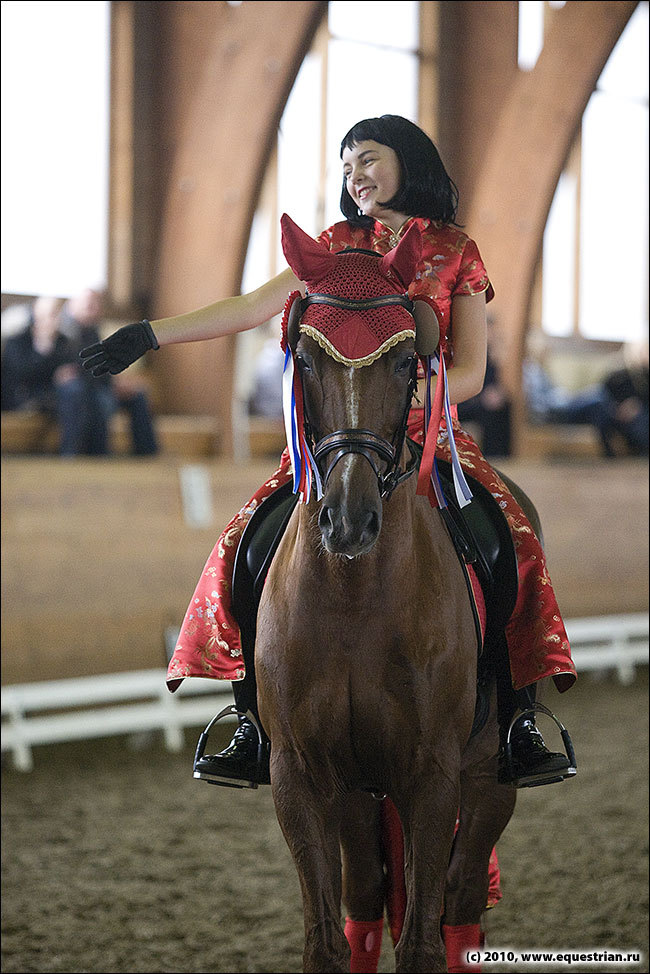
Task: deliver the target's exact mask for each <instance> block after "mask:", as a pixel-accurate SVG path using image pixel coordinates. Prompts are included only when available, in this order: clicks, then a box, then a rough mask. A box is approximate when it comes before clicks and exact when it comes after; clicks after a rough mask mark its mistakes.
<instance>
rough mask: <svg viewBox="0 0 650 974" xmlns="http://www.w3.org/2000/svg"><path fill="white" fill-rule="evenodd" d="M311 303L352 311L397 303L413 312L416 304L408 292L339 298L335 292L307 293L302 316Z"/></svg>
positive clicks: (301, 312) (302, 304)
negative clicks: (369, 296)
mask: <svg viewBox="0 0 650 974" xmlns="http://www.w3.org/2000/svg"><path fill="white" fill-rule="evenodd" d="M310 304H329V305H331V306H332V307H334V308H347V309H348V310H350V311H368V310H370V309H373V308H385V307H389V306H390V305H396V304H397V305H401V307H403V308H406V310H407V311H409V312H410V313H411V314H413V311H414V304H413V302H412V301H411V299H410V298H409V296H408V294H383V295H380V296H379V297H376V298H339V297H336V296H335V295H333V294H307V295H306V296H305V297H304V298H302V299H301V301H300V317H301V318H302V316H303V314H304V313H305V310H306V309H307V308H308V307H309V305H310Z"/></svg>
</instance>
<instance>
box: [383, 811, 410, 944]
mask: <svg viewBox="0 0 650 974" xmlns="http://www.w3.org/2000/svg"><path fill="white" fill-rule="evenodd" d="M381 831H382V842H383V846H384V856H385V861H386V872H387V888H386V913H387V916H388V926H389V928H390V935H391V938H392V941H393V945H395V944H397V941H398V940H399V938H400V936H401V933H402V927H403V926H404V914H405V913H406V887H405V883H404V835H403V832H402V822H401V820H400V817H399V814H398V811H397V809H396V808H395V806H394V805H393V803H392V801H391V800H390V798H384V800H383V802H382V803H381Z"/></svg>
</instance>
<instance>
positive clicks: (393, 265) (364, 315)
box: [281, 214, 422, 368]
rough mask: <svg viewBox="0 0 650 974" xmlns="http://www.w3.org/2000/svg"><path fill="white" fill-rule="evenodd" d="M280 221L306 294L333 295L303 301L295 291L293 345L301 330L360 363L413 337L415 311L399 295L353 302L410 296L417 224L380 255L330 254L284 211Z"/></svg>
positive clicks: (290, 314)
mask: <svg viewBox="0 0 650 974" xmlns="http://www.w3.org/2000/svg"><path fill="white" fill-rule="evenodd" d="M281 223H282V247H283V249H284V255H285V257H286V258H287V262H288V263H289V266H290V267H291V269H292V270H293V272H294V274H296V276H297V277H299V278H300V280H301V281H304V282H305V284H306V285H307V295H308V296H309V295H319V296H324V295H331V296H332V298H333V299H334V300H333V301H332V303H331V304H327V303H322V302H319V303H317V304H314V303H311V304H305V303H301V302H300V301H299V300H298V299H297V296H294V300H293V302H292V305H291V308H290V309H288V310H287V314H286V315H285V318H286V319H287V326H286V328H285V332H286V334H287V335H288V338H289V344H290V345H291V347H293V348H295V345H296V343H297V341H298V337H299V335H300V334H307V335H310V336H311V337H312V338H313V339H314V340H315V341H316V342H318V344H319V345H320V346H321V347H322V348H323V349H325V351H326V352H327V353H328V354H329V355H331V356H332V357H333V358H335V359H336V360H337V361H339V362H342V363H343V364H345V365H352V366H354V367H355V368H358V367H360V366H362V365H369V364H370V363H371V362H374V361H375V359H377V358H379V356H380V355H382V354H383V353H384V352H385V351H387V350H388V349H389V348H391V347H392V346H393V345H395V344H396V343H397V342H399V341H402V340H403V339H405V338H415V336H416V322H415V320H414V314H411V313H410V312H409V311H408V310H407V308H405V307H403V306H402V305H401V304H400V301H399V300H397V301H395V302H388V303H387V304H385V305H382V306H381V307H372V308H371V307H368V308H357V307H355V306H354V302H355V301H356V302H359V301H363V300H368V299H370V300H372V299H374V298H380V297H384V296H395V297H396V298H398V299H399V298H402V297H404V296H405V295H406V292H407V290H408V286H409V284H410V283H411V281H412V280H414V278H415V273H416V269H417V265H418V263H419V260H420V256H421V251H422V238H421V235H420V228H419V227H418V226H417V224H413V225H412V226H411V227H409V229H408V230H407V232H406V233H405V234H404V236H403V237H402V239H401V240H400V242H399V243H398V244H397V246H396V247H395V248H394V249H393V250H391V251H390V253H388V254H386V255H385V256H383V257H382V256H380V255H379V254H374V253H369V252H367V251H364V250H354V249H352V250H344V251H341V252H340V253H332V251H330V250H328V249H327V247H326V246H325V245H324V244H321V243H319V242H318V241H315V240H313V239H312V238H311V237H310V236H308V234H306V233H305V232H304V231H303V230H301V229H300V227H298V226H297V225H296V224H295V223H294V222H293V220H292V219H291V218H290V217H289V216H287V215H286V214H284V215H283V217H282V221H281ZM345 301H347V302H348V303H347V304H345V303H343V302H345Z"/></svg>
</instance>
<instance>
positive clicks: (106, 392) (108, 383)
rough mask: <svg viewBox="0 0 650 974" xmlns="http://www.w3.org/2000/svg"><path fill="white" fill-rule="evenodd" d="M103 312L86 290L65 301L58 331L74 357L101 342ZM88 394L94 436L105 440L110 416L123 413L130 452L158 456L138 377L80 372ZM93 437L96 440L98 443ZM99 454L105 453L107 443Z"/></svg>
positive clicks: (94, 293)
mask: <svg viewBox="0 0 650 974" xmlns="http://www.w3.org/2000/svg"><path fill="white" fill-rule="evenodd" d="M103 311H104V302H103V297H102V295H101V294H100V292H99V291H96V290H93V289H92V288H86V289H85V290H83V291H81V292H80V293H79V294H76V295H74V296H73V297H72V298H70V300H69V301H66V303H65V305H64V306H63V309H62V312H61V328H62V330H63V331H64V332H65V334H66V335H67V337H68V338H69V340H70V342H71V344H72V346H73V347H74V353H75V362H77V363H78V361H79V360H78V357H77V353H78V352H79V350H80V349H81V348H83V347H84V346H85V345H88V344H93V343H94V342H99V341H101V334H100V330H101V324H102V317H103ZM80 372H81V374H82V377H83V379H84V382H85V383H86V385H87V386H88V387H89V389H88V394H89V395H92V396H93V397H94V403H95V407H94V408H95V412H96V413H98V414H99V415H98V416H97V418H96V422H97V424H98V430H97V436H99V435H103V436H104V438H106V435H107V431H108V427H109V423H110V420H111V416H112V415H113V414H114V413H115V412H116V411H117V410H118V409H124V410H125V411H126V412H127V414H128V417H129V424H130V431H131V442H132V450H133V453H134V454H135V456H153V455H154V454H156V453H157V452H158V442H157V437H156V432H155V428H154V423H153V417H152V414H151V410H150V406H149V399H148V396H147V391H146V389H145V387H144V386H143V383H142V382H141V381H140V380H139V379H138V377H137V376H129V377H124V376H112V375H109V374H106V375H104V376H102V377H101V378H100V379H94V378H93V377H92V376H90V375H89V374H88V373H87V372H86V371H85V370H83V369H80ZM97 436H96V439H97ZM102 452H104V453H106V452H108V443H107V442H106V443H105V444H104V449H103V450H102Z"/></svg>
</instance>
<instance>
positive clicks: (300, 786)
mask: <svg viewBox="0 0 650 974" xmlns="http://www.w3.org/2000/svg"><path fill="white" fill-rule="evenodd" d="M271 754H272V757H271V782H272V791H273V801H274V803H275V809H276V813H277V817H278V821H279V823H280V828H281V829H282V832H283V834H284V837H285V839H286V842H287V845H288V846H289V849H290V851H291V855H292V856H293V860H294V863H295V865H296V870H297V872H298V878H299V880H300V888H301V891H302V902H303V914H304V921H305V948H304V953H303V971H306V972H312V974H322V972H323V971H328V972H329V971H331V972H346V974H347V972H349V970H350V948H349V946H348V942H347V940H346V938H345V936H344V933H343V930H342V929H341V854H340V847H339V826H340V822H341V812H342V808H343V797H344V796H343V794H342V793H337V792H336V791H335V789H332V788H330V787H328V786H326V785H323V784H321V783H318V782H316V781H314V779H313V778H312V777H311V776H310V774H309V773H308V771H307V770H306V769H305V767H304V765H303V764H302V762H301V761H300V759H299V758H298V756H297V754H296V753H295V752H294V751H292V750H290V749H283V748H282V747H280V746H276V744H275V742H274V745H273V750H272V752H271Z"/></svg>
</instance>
